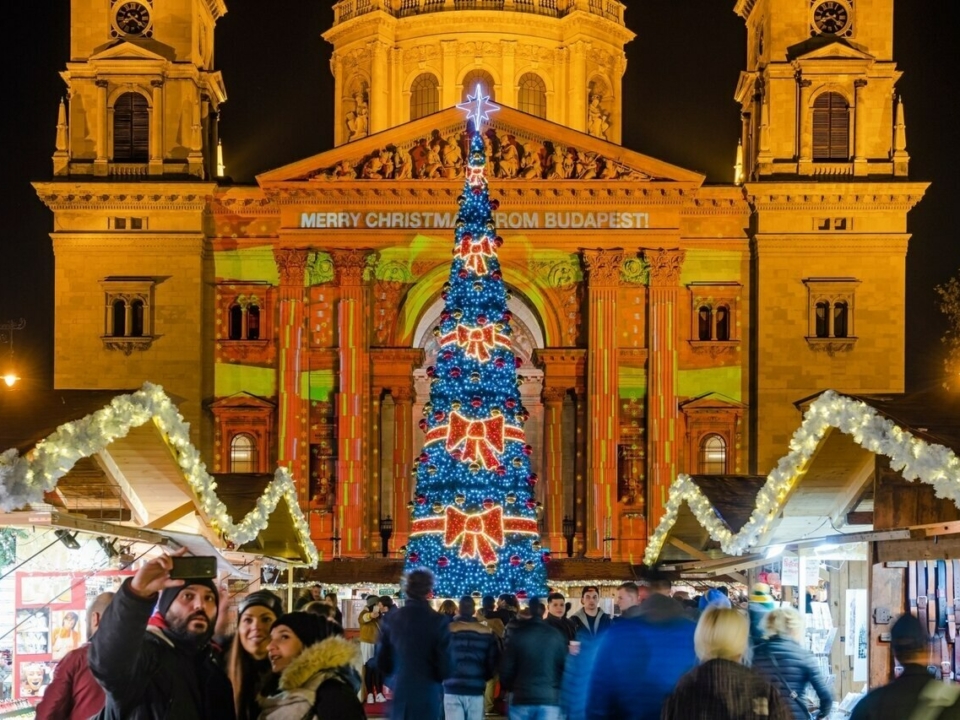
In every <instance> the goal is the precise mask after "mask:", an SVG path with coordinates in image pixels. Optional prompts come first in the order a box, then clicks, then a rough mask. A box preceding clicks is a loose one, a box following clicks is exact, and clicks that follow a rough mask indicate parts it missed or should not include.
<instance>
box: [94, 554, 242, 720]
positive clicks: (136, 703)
mask: <svg viewBox="0 0 960 720" xmlns="http://www.w3.org/2000/svg"><path fill="white" fill-rule="evenodd" d="M185 552H186V549H185V548H181V549H180V550H178V551H176V552H174V553H172V554H171V555H161V556H160V557H158V558H155V559H154V560H151V561H150V562H148V563H146V564H144V565H142V566H141V567H140V569H139V570H137V573H136V575H134V576H133V577H132V578H129V579H127V580H125V581H124V582H123V584H122V585H121V586H120V589H119V590H118V591H117V594H116V596H115V597H114V599H113V602H112V603H111V604H110V605H109V607H107V609H106V611H105V612H104V614H103V618H102V619H101V620H100V628H99V630H98V631H97V634H96V635H94V636H93V638H92V640H91V643H90V657H89V663H90V670H91V671H92V672H93V675H94V677H95V678H96V679H97V681H98V682H99V683H100V684H101V685H102V686H103V689H104V690H105V691H106V696H107V702H106V706H105V707H104V709H103V711H101V713H100V715H99V716H98V718H100V719H101V720H120V719H121V718H123V720H155V719H156V720H159V718H177V720H234V718H235V717H236V716H235V713H234V702H233V693H232V692H231V689H230V681H229V680H228V679H227V676H226V674H225V673H224V671H223V669H222V668H221V667H220V653H219V651H218V649H217V648H216V647H215V646H214V645H212V644H211V642H210V638H211V637H212V636H213V628H214V624H215V623H216V619H217V605H218V601H219V593H218V591H217V587H216V585H215V584H214V582H213V580H211V579H209V578H200V579H187V580H179V579H178V580H174V579H171V577H170V570H171V569H172V567H173V558H175V557H179V556H181V555H183V554H184V553H185ZM154 605H156V612H154Z"/></svg>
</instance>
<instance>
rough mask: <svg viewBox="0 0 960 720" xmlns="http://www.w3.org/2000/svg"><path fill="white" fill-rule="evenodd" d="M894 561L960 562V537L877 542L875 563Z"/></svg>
mask: <svg viewBox="0 0 960 720" xmlns="http://www.w3.org/2000/svg"><path fill="white" fill-rule="evenodd" d="M895 560H960V537H944V538H919V539H913V540H883V541H881V542H878V543H877V562H892V561H895Z"/></svg>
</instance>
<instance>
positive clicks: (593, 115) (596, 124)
mask: <svg viewBox="0 0 960 720" xmlns="http://www.w3.org/2000/svg"><path fill="white" fill-rule="evenodd" d="M602 100H603V97H602V96H601V95H599V94H598V93H592V94H591V95H590V107H588V108H587V133H588V134H590V135H592V136H593V137H598V138H602V139H603V140H606V139H607V130H609V129H610V113H608V112H606V111H605V110H604V109H603V107H602V106H601V105H600V102H601V101H602Z"/></svg>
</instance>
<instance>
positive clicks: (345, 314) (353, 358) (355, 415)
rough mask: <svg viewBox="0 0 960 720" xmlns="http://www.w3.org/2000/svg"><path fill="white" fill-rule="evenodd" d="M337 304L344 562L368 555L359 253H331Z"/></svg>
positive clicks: (364, 367) (363, 331) (340, 509)
mask: <svg viewBox="0 0 960 720" xmlns="http://www.w3.org/2000/svg"><path fill="white" fill-rule="evenodd" d="M330 255H331V256H332V258H333V264H334V270H335V273H336V277H337V284H338V285H339V286H340V302H339V305H338V307H337V327H338V330H339V338H338V343H337V345H338V348H339V355H340V357H339V361H340V362H339V365H340V373H339V375H340V376H339V387H338V392H337V394H336V417H337V420H336V422H337V507H336V515H337V528H338V529H339V535H340V551H341V554H342V555H345V556H348V557H363V556H365V555H366V554H367V549H368V548H367V546H368V540H369V537H365V534H366V531H367V526H366V524H365V523H364V518H365V517H366V513H365V507H366V502H365V499H366V492H365V491H366V489H367V472H366V470H367V462H366V456H365V448H364V434H365V433H364V429H365V428H366V427H367V419H368V417H369V408H368V403H367V399H368V398H369V394H370V391H369V369H368V366H369V362H368V358H367V355H368V351H367V328H366V312H365V297H364V287H363V270H364V268H365V267H366V253H365V252H364V251H360V250H331V251H330Z"/></svg>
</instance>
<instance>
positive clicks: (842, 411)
mask: <svg viewBox="0 0 960 720" xmlns="http://www.w3.org/2000/svg"><path fill="white" fill-rule="evenodd" d="M830 428H836V429H837V430H839V431H840V432H842V433H844V434H845V435H848V436H849V437H850V438H851V439H852V440H853V441H854V442H855V443H857V444H858V445H860V446H861V447H863V448H864V449H866V450H869V451H870V452H872V453H874V454H877V455H883V456H885V457H887V458H889V460H890V467H891V468H892V469H893V470H895V471H897V472H899V473H900V475H901V476H902V477H903V478H904V479H905V480H911V481H912V480H919V481H920V482H922V483H924V484H926V485H932V486H933V488H934V491H935V493H936V495H937V497H939V498H945V499H948V500H951V501H953V503H954V504H955V505H956V506H957V507H960V459H958V458H957V456H956V455H955V454H954V453H953V451H952V450H950V449H949V448H946V447H944V446H943V445H937V444H934V443H927V442H924V441H923V440H920V439H919V438H917V437H914V436H913V435H912V434H911V433H910V432H908V431H907V430H904V429H903V428H901V427H899V426H897V425H896V424H895V423H893V422H892V421H891V420H888V419H887V418H885V417H883V416H881V415H880V413H878V412H877V411H876V409H874V408H872V407H870V406H869V405H867V404H866V403H865V402H863V401H861V400H854V399H853V398H849V397H845V396H843V395H839V394H837V393H836V392H834V391H833V390H827V391H826V392H824V393H823V394H822V395H821V396H820V397H819V398H817V399H816V400H815V401H814V402H813V403H812V404H811V405H810V407H809V409H808V410H807V411H806V413H804V416H803V422H802V423H801V425H800V427H799V428H798V429H797V431H796V432H795V433H794V434H793V438H791V440H790V452H789V453H787V454H786V455H784V456H783V457H782V458H780V461H779V462H778V463H777V466H776V467H775V468H774V469H773V470H772V471H771V472H770V474H769V475H767V480H766V482H765V483H764V485H763V487H762V488H761V489H760V491H759V492H758V493H757V499H756V503H755V506H754V509H753V512H752V513H751V514H750V519H749V520H747V522H746V524H745V525H744V526H743V527H742V528H740V531H739V532H736V533H733V532H731V531H730V529H729V528H728V527H727V526H726V525H725V524H724V523H723V522H722V521H721V520H720V515H719V513H718V512H717V510H716V509H715V508H714V507H713V504H712V503H711V502H710V501H709V500H708V499H707V498H706V496H705V495H704V494H703V493H702V492H701V491H700V488H699V487H698V486H697V484H696V483H695V482H694V481H693V480H692V479H691V477H690V476H689V475H685V474H680V475H678V476H677V479H676V480H674V482H673V484H672V485H671V486H670V489H669V492H668V495H667V503H666V505H665V507H664V510H665V512H664V515H663V518H661V520H660V524H659V525H657V529H656V530H655V531H654V533H653V535H652V536H651V537H650V542H649V544H648V545H647V550H646V553H645V554H644V563H645V564H647V565H653V564H655V563H656V561H657V558H658V557H659V555H660V550H661V549H662V548H663V544H664V542H665V541H666V539H667V534H668V533H669V532H670V529H671V528H672V527H673V525H674V523H675V522H676V521H677V513H678V512H679V510H680V505H681V504H682V503H684V502H686V503H687V505H688V506H689V508H690V510H691V511H692V512H693V514H694V516H695V517H696V519H697V522H699V523H700V525H701V526H703V528H704V529H705V530H706V531H707V533H708V534H709V535H710V537H711V538H713V539H714V540H716V541H717V542H718V543H720V547H721V549H722V550H723V551H724V552H725V553H727V554H728V555H742V554H743V553H744V552H745V551H746V550H748V549H749V548H751V547H754V546H755V545H756V544H757V543H758V541H759V539H760V537H761V536H762V535H763V534H764V533H765V532H766V531H767V529H768V528H769V527H770V524H771V523H772V522H773V520H774V519H775V518H776V517H777V515H779V514H780V511H781V510H782V509H783V505H784V504H785V503H786V501H787V498H788V497H789V496H790V493H791V491H792V490H793V488H794V487H795V486H796V484H797V483H798V482H799V481H800V479H801V478H802V477H803V475H804V473H805V472H806V469H807V464H808V463H809V461H810V459H811V458H812V457H813V455H814V454H815V453H816V451H817V448H818V447H819V446H820V443H821V442H822V441H823V439H824V437H825V436H826V434H827V431H828V430H829V429H830Z"/></svg>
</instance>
